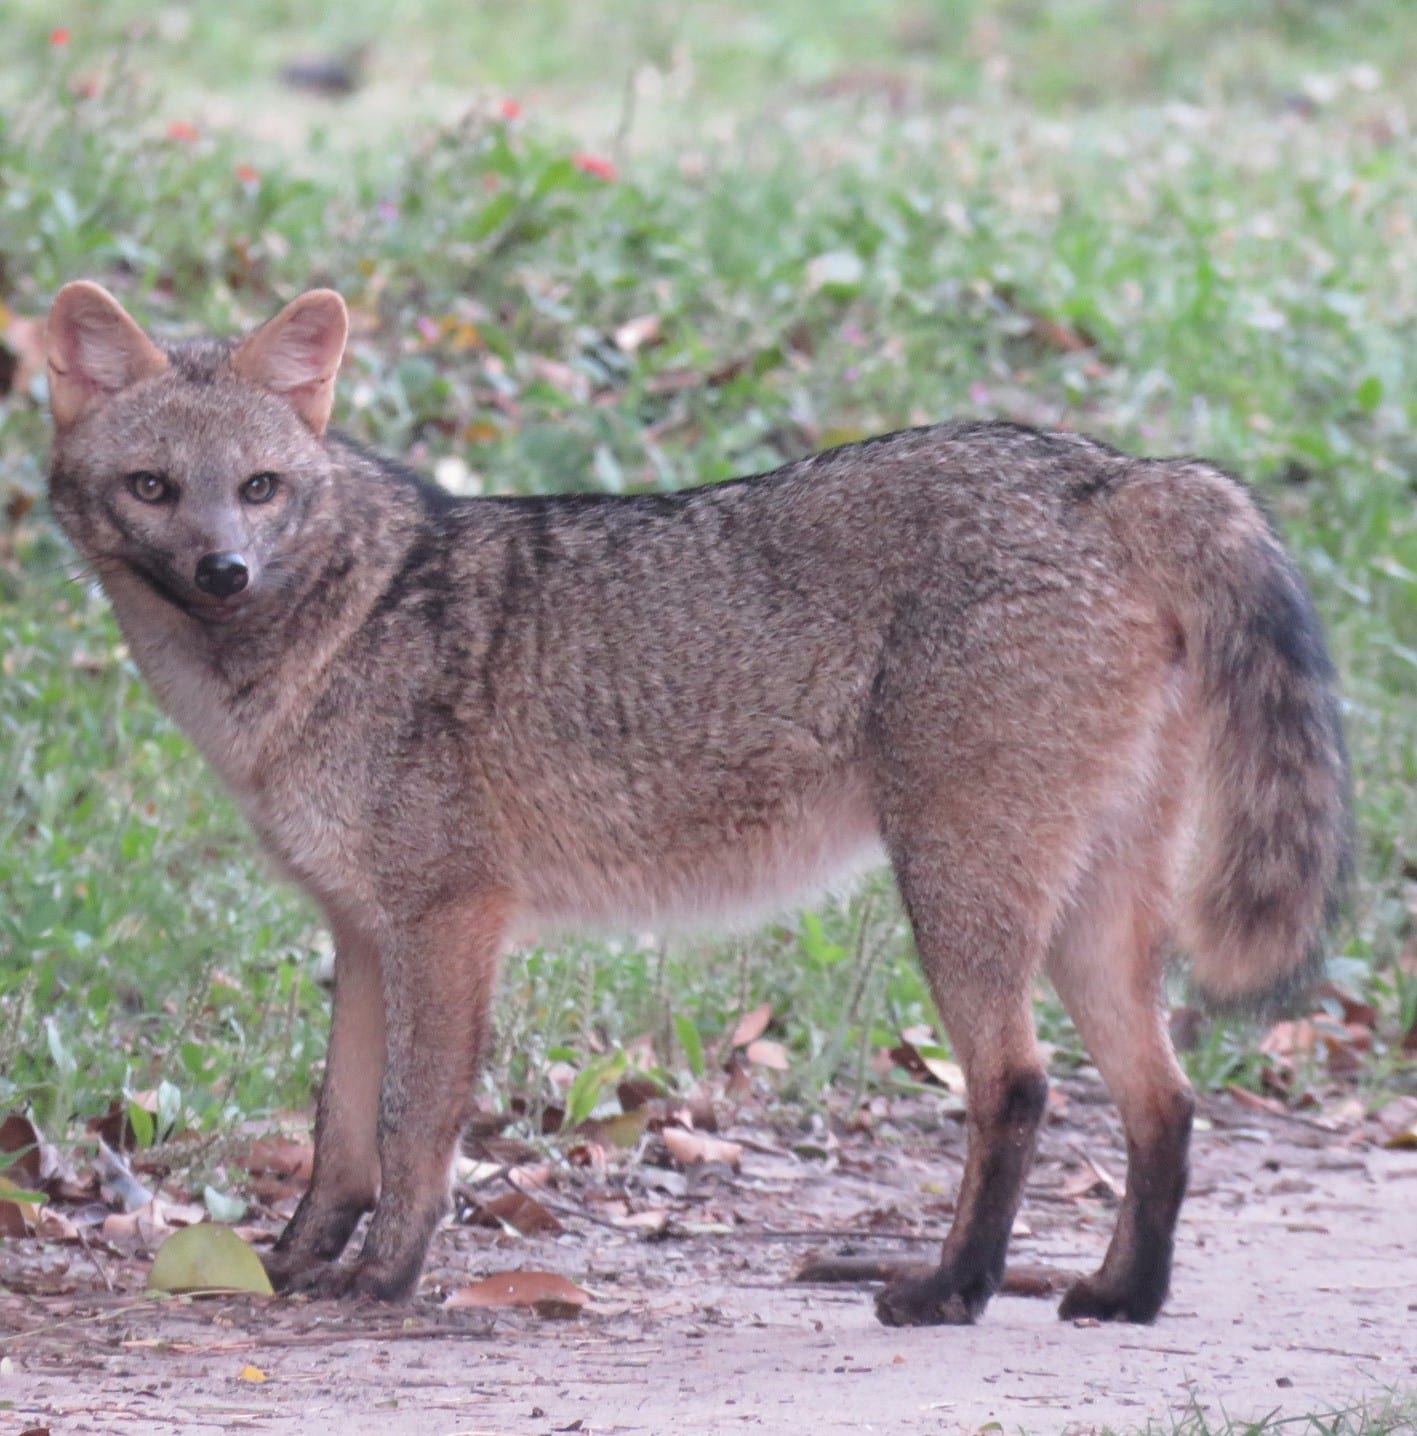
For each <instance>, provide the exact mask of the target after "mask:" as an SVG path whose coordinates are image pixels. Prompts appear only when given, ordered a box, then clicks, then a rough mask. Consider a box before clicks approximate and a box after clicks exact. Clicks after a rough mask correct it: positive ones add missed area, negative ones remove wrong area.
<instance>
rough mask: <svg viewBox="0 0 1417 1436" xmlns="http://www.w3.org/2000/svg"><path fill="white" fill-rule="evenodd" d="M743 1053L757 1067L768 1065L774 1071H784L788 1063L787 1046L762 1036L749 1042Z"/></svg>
mask: <svg viewBox="0 0 1417 1436" xmlns="http://www.w3.org/2000/svg"><path fill="white" fill-rule="evenodd" d="M744 1055H745V1056H746V1057H747V1059H748V1061H749V1062H753V1063H756V1064H757V1065H758V1066H759V1067H770V1068H772V1070H773V1071H774V1072H786V1071H787V1068H788V1065H789V1063H788V1060H787V1048H785V1047H784V1046H783V1045H782V1043H781V1042H769V1041H768V1040H767V1039H766V1038H764V1037H760V1038H759V1039H758V1040H757V1041H756V1042H750V1043H749V1044H748V1046H747V1048H746V1049H745V1051H744Z"/></svg>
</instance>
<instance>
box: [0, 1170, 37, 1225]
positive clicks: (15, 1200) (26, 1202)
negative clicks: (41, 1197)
mask: <svg viewBox="0 0 1417 1436" xmlns="http://www.w3.org/2000/svg"><path fill="white" fill-rule="evenodd" d="M37 1195H38V1193H35V1192H28V1191H25V1190H24V1189H23V1188H22V1187H17V1186H16V1185H15V1184H14V1183H13V1182H12V1181H10V1180H9V1179H8V1178H6V1177H0V1237H26V1236H28V1235H29V1234H30V1233H31V1232H32V1231H33V1230H34V1227H35V1223H36V1222H37V1221H38V1220H39V1212H40V1209H39V1206H38V1204H37V1203H36V1202H35V1201H34V1200H33V1198H34V1197H35V1196H37Z"/></svg>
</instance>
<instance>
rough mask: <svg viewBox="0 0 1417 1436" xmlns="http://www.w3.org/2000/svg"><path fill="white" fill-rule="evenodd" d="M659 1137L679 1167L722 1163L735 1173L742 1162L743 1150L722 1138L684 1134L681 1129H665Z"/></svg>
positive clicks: (691, 1133) (736, 1144)
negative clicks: (703, 1163)
mask: <svg viewBox="0 0 1417 1436" xmlns="http://www.w3.org/2000/svg"><path fill="white" fill-rule="evenodd" d="M660 1135H661V1136H662V1137H663V1138H664V1145H665V1146H666V1147H668V1148H669V1155H670V1156H671V1157H673V1158H674V1160H675V1161H676V1162H678V1163H679V1165H680V1166H681V1167H695V1166H698V1165H699V1164H700V1163H702V1162H723V1163H725V1164H726V1165H728V1166H730V1167H732V1168H733V1170H734V1171H735V1172H736V1171H737V1170H738V1168H739V1166H740V1164H741V1163H742V1161H743V1148H742V1147H741V1146H739V1144H738V1143H737V1142H729V1141H725V1140H724V1139H723V1138H722V1137H706V1136H704V1134H703V1133H702V1132H686V1131H685V1130H684V1129H683V1128H682V1127H666V1128H665V1129H664V1131H663V1132H662V1133H661V1134H660Z"/></svg>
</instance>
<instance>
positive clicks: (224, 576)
mask: <svg viewBox="0 0 1417 1436" xmlns="http://www.w3.org/2000/svg"><path fill="white" fill-rule="evenodd" d="M250 577H251V571H250V570H249V569H248V568H247V567H246V560H245V559H244V558H242V557H241V555H240V554H239V553H230V552H222V553H208V554H203V555H202V557H201V558H199V559H198V560H197V571H196V573H195V574H194V575H193V581H194V582H195V583H196V585H197V587H198V588H199V589H201V590H202V592H203V593H209V594H211V595H212V597H213V598H230V597H231V596H232V595H233V594H236V593H240V592H241V590H242V589H243V588H245V587H246V584H247V583H248V582H249V580H250Z"/></svg>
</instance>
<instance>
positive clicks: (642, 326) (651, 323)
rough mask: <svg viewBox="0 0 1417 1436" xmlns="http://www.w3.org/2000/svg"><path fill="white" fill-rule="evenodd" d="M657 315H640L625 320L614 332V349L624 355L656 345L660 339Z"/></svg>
mask: <svg viewBox="0 0 1417 1436" xmlns="http://www.w3.org/2000/svg"><path fill="white" fill-rule="evenodd" d="M662 337H663V336H662V334H661V332H660V320H659V315H657V314H640V315H637V316H636V317H635V318H634V319H627V320H626V321H625V322H624V323H623V324H621V325H620V326H619V327H618V328H617V329H616V330H615V347H616V348H617V349H619V350H621V351H622V352H623V353H625V354H633V353H634V352H635V351H636V350H637V349H644V348H647V347H648V346H649V345H652V344H658V343H659V341H660V339H661V338H662Z"/></svg>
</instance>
